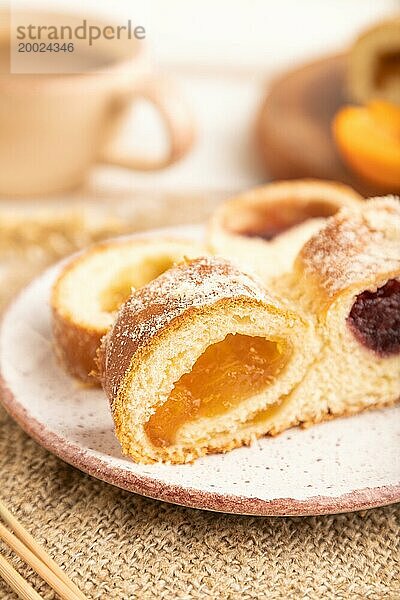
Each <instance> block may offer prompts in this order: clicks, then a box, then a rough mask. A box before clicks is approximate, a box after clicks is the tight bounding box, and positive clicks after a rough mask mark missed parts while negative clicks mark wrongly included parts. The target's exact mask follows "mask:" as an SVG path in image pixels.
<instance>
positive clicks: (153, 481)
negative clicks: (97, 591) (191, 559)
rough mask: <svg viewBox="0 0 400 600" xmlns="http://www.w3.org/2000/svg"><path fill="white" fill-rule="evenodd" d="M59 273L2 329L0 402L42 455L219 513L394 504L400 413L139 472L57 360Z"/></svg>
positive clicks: (33, 288) (40, 282) (97, 401)
mask: <svg viewBox="0 0 400 600" xmlns="http://www.w3.org/2000/svg"><path fill="white" fill-rule="evenodd" d="M173 231H174V232H175V233H176V234H177V235H180V236H182V235H184V236H185V237H187V236H189V237H190V236H193V237H194V236H195V237H196V238H198V236H199V235H201V232H199V230H196V229H193V228H187V227H186V228H182V227H180V228H176V229H174V230H173ZM168 233H169V234H170V233H171V230H168ZM59 269H60V266H56V267H54V268H52V269H50V270H49V271H47V272H46V273H45V274H44V275H42V276H41V277H39V278H38V279H36V280H35V281H34V282H33V283H32V284H31V285H30V286H29V287H27V288H26V289H25V290H24V291H23V292H22V293H21V294H20V295H19V297H18V298H17V299H16V300H15V301H14V303H13V304H12V305H11V306H10V308H9V309H8V311H7V312H6V314H5V316H4V319H3V324H2V327H1V332H0V365H1V388H2V389H1V397H2V401H3V403H4V405H5V407H6V409H7V410H8V411H9V413H10V414H11V415H12V416H13V417H14V418H15V420H16V421H17V422H18V423H19V424H20V425H21V427H22V428H23V429H24V430H25V431H26V432H27V433H28V434H29V435H31V436H32V437H33V438H34V439H35V440H36V441H38V442H39V443H40V444H41V445H43V446H44V447H45V448H47V449H48V450H50V451H51V452H53V453H54V454H56V455H57V456H59V457H60V458H62V459H63V460H65V461H66V462H68V463H70V464H72V465H74V466H75V467H77V468H79V469H81V470H82V471H85V472H87V473H89V474H90V475H93V476H94V477H97V478H99V479H102V480H103V481H107V482H109V483H112V484H114V485H116V486H119V487H121V488H124V489H126V490H130V491H132V492H136V493H139V494H143V495H145V496H149V497H152V498H158V499H161V500H165V501H168V502H174V503H176V504H182V505H186V506H192V507H196V508H203V509H211V510H217V511H221V512H232V513H240V514H255V515H314V514H326V513H336V512H344V511H349V510H357V509H361V508H370V507H374V506H382V505H385V504H389V503H392V502H396V501H400V406H397V407H395V408H387V409H384V410H380V411H370V412H365V413H363V414H361V415H358V416H356V417H351V418H347V419H337V420H334V421H330V422H328V423H324V424H321V425H317V426H315V427H312V428H310V429H308V430H301V429H292V430H290V431H287V432H285V433H283V434H281V435H280V436H278V437H276V438H268V437H267V438H264V439H261V440H259V441H258V442H257V443H255V444H254V445H253V446H252V447H250V448H239V449H237V450H234V451H232V452H229V453H227V454H224V455H223V454H216V455H212V456H207V457H204V458H202V459H199V460H197V461H196V462H195V463H194V464H192V465H179V466H168V465H162V464H156V465H138V464H135V463H134V462H132V461H130V460H129V459H127V458H125V457H123V456H122V454H121V452H120V448H119V444H118V442H117V440H116V438H115V437H114V433H113V423H112V419H111V415H110V412H109V407H108V403H107V400H106V398H105V395H104V393H103V391H102V390H100V389H88V388H84V387H81V386H79V384H77V383H76V382H75V381H74V380H72V379H71V378H70V377H69V376H68V375H66V374H65V373H64V371H63V370H62V369H61V368H60V366H59V365H58V363H57V361H56V359H55V357H54V353H53V350H52V339H51V327H50V310H49V294H50V289H51V285H52V283H53V281H54V278H55V276H56V275H57V273H58V271H59Z"/></svg>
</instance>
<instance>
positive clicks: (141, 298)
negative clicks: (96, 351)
mask: <svg viewBox="0 0 400 600" xmlns="http://www.w3.org/2000/svg"><path fill="white" fill-rule="evenodd" d="M224 298H226V299H234V298H249V299H253V300H257V301H262V302H265V303H268V304H272V305H274V306H279V304H278V302H277V301H276V300H275V299H273V298H272V297H270V296H269V295H268V293H267V292H266V291H265V290H264V289H263V288H262V287H261V285H260V284H258V283H257V282H256V281H255V280H254V279H253V278H252V277H250V276H249V275H247V274H245V273H242V272H241V271H239V270H238V269H237V268H236V267H235V266H234V265H232V264H231V263H230V262H229V261H227V260H224V259H222V258H216V257H206V258H199V259H195V260H192V261H191V262H184V263H181V264H179V265H177V266H175V267H173V268H172V269H170V270H168V271H166V272H165V273H163V274H162V275H160V277H158V278H157V279H155V280H153V281H151V282H150V283H149V284H148V285H146V286H144V287H143V288H141V289H140V290H138V291H137V292H135V293H134V294H133V295H132V296H131V298H130V299H129V300H128V301H127V302H126V303H125V304H124V305H123V307H122V308H121V309H120V311H119V313H118V317H117V319H116V322H115V324H114V326H113V328H112V329H111V331H110V332H109V334H108V335H107V336H106V338H105V339H104V343H103V347H102V353H103V357H102V360H103V362H102V367H103V383H104V385H105V387H106V390H107V391H108V394H109V397H112V396H115V394H116V392H117V389H118V387H119V381H120V378H121V377H122V376H123V374H124V373H125V371H126V369H127V368H128V367H129V364H130V361H131V358H132V356H133V354H134V353H135V352H136V351H137V350H138V349H139V348H140V347H142V346H144V345H146V344H147V343H149V342H150V341H151V339H152V338H153V337H154V336H155V335H156V334H157V333H158V332H159V331H161V330H162V329H163V328H165V327H166V326H168V324H169V323H171V322H172V321H173V320H174V319H176V318H177V317H179V316H181V315H183V314H184V313H185V312H186V311H187V310H189V309H191V308H198V307H204V306H211V305H213V304H215V303H216V302H218V301H219V300H222V299H224ZM110 384H111V385H110Z"/></svg>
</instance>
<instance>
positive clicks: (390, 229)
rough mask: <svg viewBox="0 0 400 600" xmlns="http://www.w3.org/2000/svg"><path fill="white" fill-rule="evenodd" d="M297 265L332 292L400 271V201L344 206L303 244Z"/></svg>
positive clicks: (374, 200)
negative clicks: (355, 206) (363, 280)
mask: <svg viewBox="0 0 400 600" xmlns="http://www.w3.org/2000/svg"><path fill="white" fill-rule="evenodd" d="M297 266H298V267H300V268H301V269H302V270H303V273H304V276H305V277H307V276H314V277H318V279H319V282H320V285H321V286H322V287H323V288H324V289H325V291H326V292H327V294H328V295H329V296H334V295H335V294H336V293H338V292H339V291H341V290H344V289H346V288H347V287H349V286H351V285H352V284H354V283H357V282H359V281H360V279H368V278H370V277H374V276H376V275H378V274H385V273H391V272H396V271H397V272H398V274H399V275H400V202H399V200H398V199H396V198H394V197H386V198H380V199H371V200H368V201H367V202H366V203H365V204H362V205H361V206H360V208H344V209H342V210H341V211H340V212H339V213H337V214H336V215H335V216H334V217H332V218H331V219H329V221H328V223H327V225H326V227H324V228H323V229H322V230H321V231H319V232H318V233H317V234H316V235H314V236H313V237H312V238H311V239H310V240H309V241H308V242H307V244H305V246H304V247H303V250H302V251H301V253H300V255H299V258H298V261H297Z"/></svg>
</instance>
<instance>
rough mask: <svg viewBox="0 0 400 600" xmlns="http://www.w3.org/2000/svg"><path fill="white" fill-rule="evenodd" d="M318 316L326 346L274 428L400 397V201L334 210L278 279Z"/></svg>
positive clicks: (304, 307)
mask: <svg viewBox="0 0 400 600" xmlns="http://www.w3.org/2000/svg"><path fill="white" fill-rule="evenodd" d="M281 285H282V289H285V291H286V294H287V295H290V296H291V300H292V302H293V304H294V305H295V306H296V307H297V308H298V309H301V310H302V312H303V313H304V314H305V315H308V317H309V318H310V319H311V318H314V320H315V326H316V331H317V335H318V338H319V340H320V345H321V351H320V354H319V357H318V360H317V361H316V362H315V364H314V365H313V368H312V369H310V370H309V372H308V373H307V376H306V377H305V378H304V380H303V381H302V382H301V383H300V385H299V386H297V388H296V389H295V390H294V391H293V392H292V393H291V394H290V395H289V396H288V399H287V401H286V405H285V406H283V407H282V410H281V411H280V413H279V415H278V416H277V419H276V420H275V421H274V423H273V432H275V433H276V432H278V431H281V430H282V429H285V428H286V427H287V426H288V425H296V424H297V423H299V422H303V423H315V422H318V421H321V420H323V419H326V418H328V417H329V416H337V415H347V414H353V413H357V412H359V411H361V410H363V409H365V408H371V407H381V406H384V405H386V404H392V403H393V402H395V401H396V400H398V399H399V398H400V201H399V200H398V199H397V200H396V199H394V198H393V197H392V198H391V197H387V198H381V199H371V200H368V201H366V202H365V203H364V204H362V205H360V207H358V208H357V207H355V208H347V209H343V210H342V211H340V212H339V213H338V214H337V215H336V216H334V217H332V218H331V219H330V220H329V221H328V223H327V224H326V226H325V228H324V229H322V230H321V231H320V232H319V233H317V234H316V235H315V236H314V237H312V238H311V239H310V240H309V241H308V242H307V243H306V244H305V246H304V247H303V249H302V251H301V252H300V254H299V256H298V258H297V260H296V263H295V267H294V270H293V273H292V274H291V275H290V276H288V277H287V278H286V280H285V281H282V282H281Z"/></svg>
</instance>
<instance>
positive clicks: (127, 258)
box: [51, 238, 205, 384]
mask: <svg viewBox="0 0 400 600" xmlns="http://www.w3.org/2000/svg"><path fill="white" fill-rule="evenodd" d="M204 253H205V250H204V248H203V247H202V246H200V245H199V244H196V243H194V242H191V241H187V240H173V239H165V238H143V239H135V240H130V239H122V240H111V241H109V242H103V243H100V244H97V245H95V246H92V247H91V248H89V249H88V250H86V251H84V252H82V253H81V254H79V255H78V256H77V257H75V258H73V259H72V260H71V261H70V262H69V263H68V264H67V265H66V266H65V267H64V269H63V270H62V272H61V274H60V276H59V277H58V279H57V281H56V282H55V284H54V286H53V290H52V296H51V309H52V316H53V334H54V340H55V349H56V352H57V355H58V357H59V358H60V360H61V363H62V365H63V366H64V367H65V369H66V370H67V371H68V372H69V373H70V374H71V375H73V376H74V377H76V378H77V379H79V380H81V381H82V382H86V383H92V384H96V383H98V382H96V380H95V378H94V377H93V376H92V374H91V373H92V372H93V370H94V369H95V362H94V359H95V356H96V351H97V348H98V347H99V344H100V340H101V338H102V337H103V335H104V334H105V333H107V331H108V329H109V328H110V326H111V325H112V323H113V320H114V317H115V314H116V311H117V310H118V308H119V307H120V305H121V304H122V303H123V302H124V301H125V300H126V299H127V298H128V297H129V296H130V294H131V292H132V288H135V289H137V288H140V287H142V286H143V285H145V284H147V283H148V282H149V281H151V280H152V279H154V278H156V277H158V276H159V275H160V274H161V273H163V272H164V271H166V270H167V269H169V268H170V267H171V266H172V265H174V264H175V263H177V262H180V261H181V260H182V259H183V258H184V257H185V256H187V257H190V258H192V257H195V256H199V255H203V254H204Z"/></svg>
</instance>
